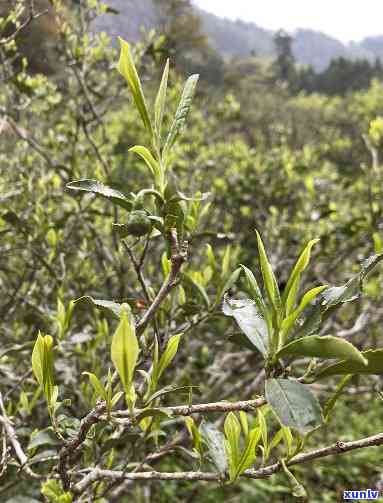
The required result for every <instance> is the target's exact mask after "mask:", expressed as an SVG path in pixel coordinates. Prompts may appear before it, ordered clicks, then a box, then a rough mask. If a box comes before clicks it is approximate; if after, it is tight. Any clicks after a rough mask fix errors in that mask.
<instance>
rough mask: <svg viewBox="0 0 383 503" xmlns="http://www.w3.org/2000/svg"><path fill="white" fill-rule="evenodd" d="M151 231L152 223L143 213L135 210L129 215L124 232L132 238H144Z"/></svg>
mask: <svg viewBox="0 0 383 503" xmlns="http://www.w3.org/2000/svg"><path fill="white" fill-rule="evenodd" d="M151 229H152V222H151V220H150V218H149V217H148V215H147V214H146V212H145V211H142V210H135V211H132V212H131V213H129V217H128V222H127V224H126V230H127V231H128V234H131V235H132V236H137V237H140V236H145V234H148V233H149V232H150V231H151Z"/></svg>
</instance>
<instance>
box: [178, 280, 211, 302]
mask: <svg viewBox="0 0 383 503" xmlns="http://www.w3.org/2000/svg"><path fill="white" fill-rule="evenodd" d="M181 278H182V281H183V283H184V285H185V286H188V287H189V288H190V289H191V290H192V291H193V293H194V294H195V295H197V296H198V297H200V298H201V299H202V300H203V302H204V304H205V305H206V307H209V306H210V300H209V297H208V295H207V293H206V290H205V288H204V287H203V285H201V284H199V283H197V282H196V281H194V279H193V278H192V277H191V276H190V275H189V274H186V273H182V274H181Z"/></svg>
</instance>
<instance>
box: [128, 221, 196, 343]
mask: <svg viewBox="0 0 383 503" xmlns="http://www.w3.org/2000/svg"><path fill="white" fill-rule="evenodd" d="M169 238H170V242H171V257H170V261H171V269H170V272H169V276H168V277H167V279H166V281H165V282H164V283H163V285H162V287H161V288H160V290H159V292H158V294H157V296H156V298H155V299H154V300H153V302H152V304H151V306H150V307H149V309H148V310H147V311H146V313H145V314H144V316H143V317H142V318H141V320H140V321H139V323H138V324H137V331H138V333H142V332H143V331H144V330H145V328H146V326H147V325H148V323H149V322H150V320H151V319H152V318H153V317H154V315H155V314H156V312H157V310H158V309H159V307H160V305H161V304H162V302H163V301H164V299H165V298H166V297H167V296H168V294H169V293H170V291H171V290H172V289H173V288H174V287H175V286H176V284H177V279H178V274H179V272H180V270H181V267H182V264H183V263H184V262H185V261H186V257H187V244H186V243H184V244H182V245H180V244H179V243H178V236H177V230H176V229H171V230H170V233H169Z"/></svg>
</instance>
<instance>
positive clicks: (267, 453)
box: [264, 426, 284, 461]
mask: <svg viewBox="0 0 383 503" xmlns="http://www.w3.org/2000/svg"><path fill="white" fill-rule="evenodd" d="M283 428H284V426H282V427H281V428H280V429H279V430H278V431H277V433H276V434H275V435H274V436H273V438H272V439H271V440H270V443H269V444H268V446H267V449H266V451H265V455H264V459H265V461H267V460H268V459H269V457H270V454H271V452H272V450H273V449H275V448H276V447H278V445H279V444H280V443H281V441H282V440H283V439H284V432H283Z"/></svg>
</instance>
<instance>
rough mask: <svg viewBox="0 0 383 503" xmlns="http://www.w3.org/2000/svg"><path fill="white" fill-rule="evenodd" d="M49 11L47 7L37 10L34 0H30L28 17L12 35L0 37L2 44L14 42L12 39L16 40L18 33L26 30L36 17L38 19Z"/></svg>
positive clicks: (0, 43)
mask: <svg viewBox="0 0 383 503" xmlns="http://www.w3.org/2000/svg"><path fill="white" fill-rule="evenodd" d="M47 13H48V9H45V10H43V11H41V12H35V7H34V0H30V2H29V14H28V17H27V19H26V20H25V21H23V22H22V23H21V24H20V26H18V27H17V28H16V29H15V31H14V32H13V33H11V35H9V36H8V37H4V38H0V45H6V44H8V43H9V42H12V40H15V38H16V37H17V35H18V34H19V33H20V32H21V31H22V30H24V29H25V28H26V27H27V26H28V25H29V24H30V23H31V22H32V21H34V20H35V19H38V18H39V17H41V16H44V15H45V14H47Z"/></svg>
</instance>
